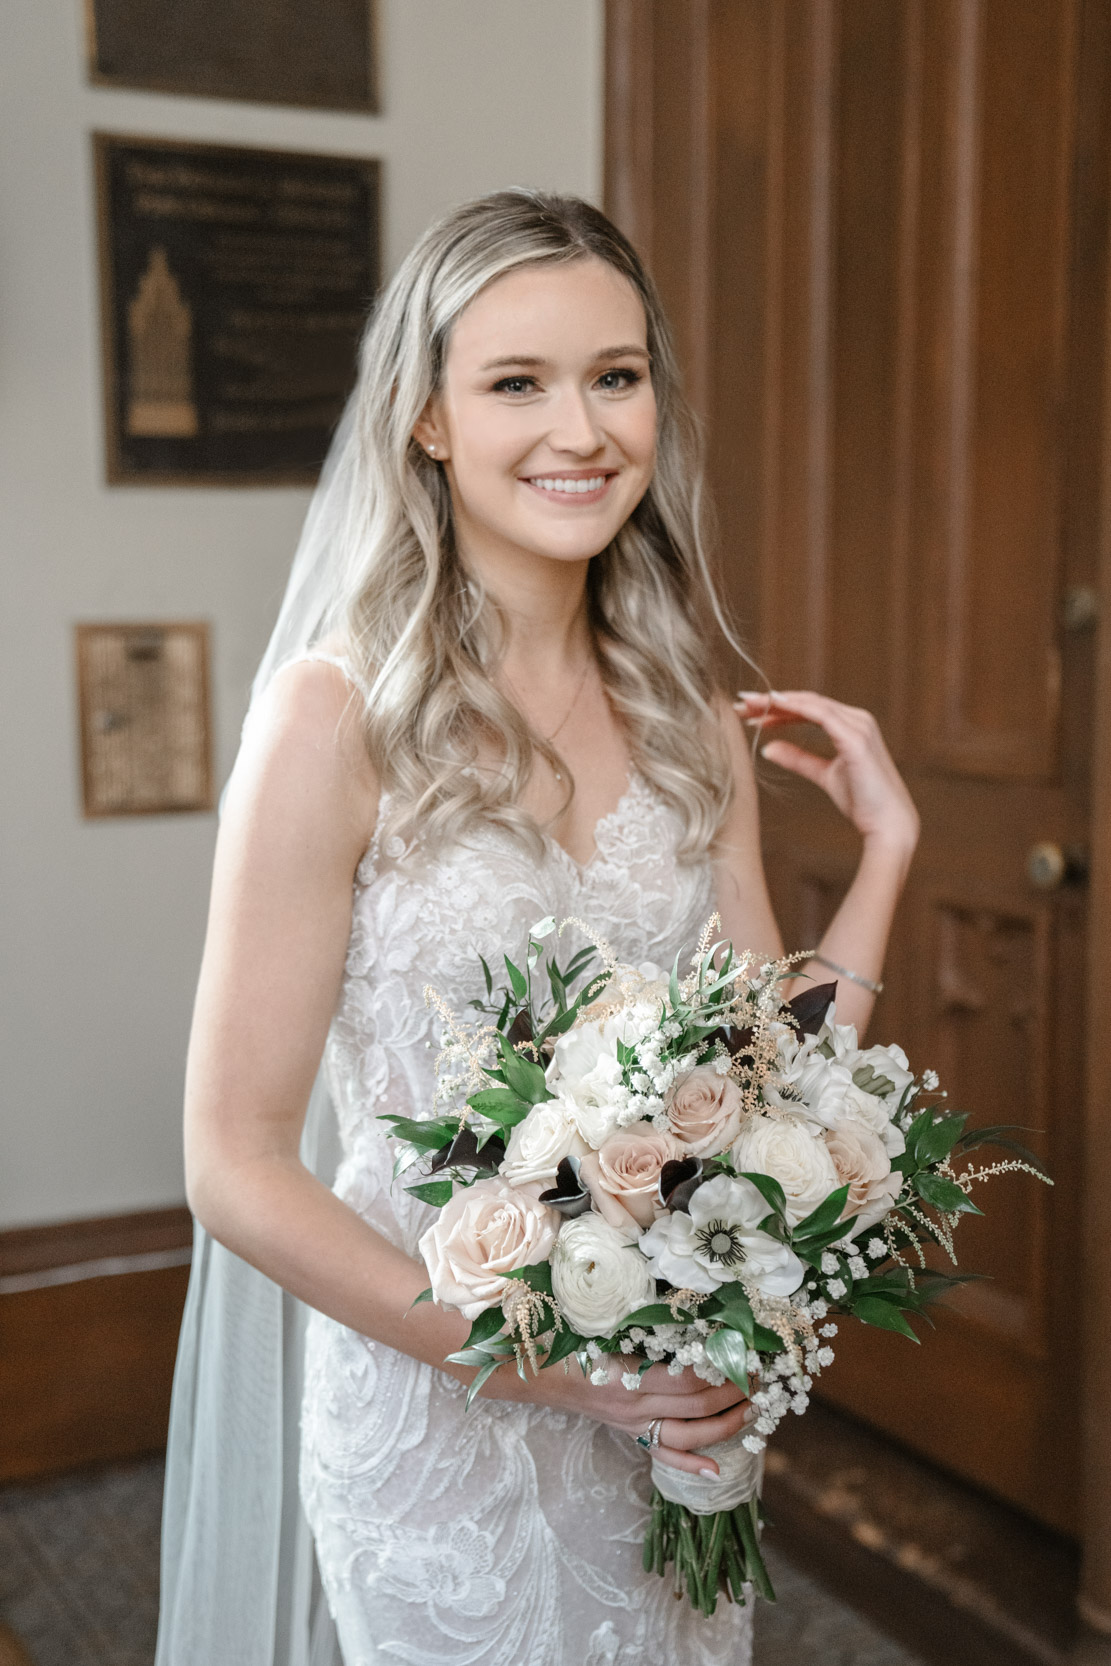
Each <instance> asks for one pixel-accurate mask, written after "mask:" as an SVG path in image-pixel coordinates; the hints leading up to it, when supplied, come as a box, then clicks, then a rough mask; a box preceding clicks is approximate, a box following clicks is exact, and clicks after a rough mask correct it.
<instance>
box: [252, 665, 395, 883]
mask: <svg viewBox="0 0 1111 1666" xmlns="http://www.w3.org/2000/svg"><path fill="white" fill-rule="evenodd" d="M362 712H363V706H362V695H361V694H360V692H359V690H358V689H357V688H356V687H355V686H354V684H353V683H352V682H351V680H350V679H349V678H348V677H347V675H346V674H345V672H344V671H343V669H342V668H341V667H340V666H338V665H335V664H332V663H330V662H326V661H322V660H298V661H295V662H294V663H293V664H292V665H287V666H285V667H284V668H283V669H282V670H281V671H279V672H278V673H277V674H276V675H275V677H274V678H273V680H272V681H271V683H270V685H269V687H268V688H267V689H266V690H265V692H264V693H263V694H262V696H261V697H260V699H259V700H258V702H257V704H256V706H255V708H254V710H253V711H252V713H251V716H250V719H249V721H248V723H247V725H246V728H245V730H244V734H243V742H242V746H241V748H240V753H239V757H238V759H237V761H236V766H235V770H234V772H233V774H232V778H231V781H230V782H229V786H228V797H227V802H226V805H225V815H226V816H227V817H230V818H231V819H233V820H237V819H239V818H240V817H241V816H243V815H246V816H247V817H248V818H251V819H253V817H254V816H256V815H261V816H263V817H264V818H265V819H267V820H270V819H271V818H272V817H279V818H281V821H282V822H283V823H284V824H285V825H286V826H288V827H290V828H291V829H300V830H301V833H302V836H304V835H305V834H311V833H312V831H313V830H314V828H315V826H316V825H317V824H319V825H320V826H321V828H327V829H330V830H331V832H332V833H334V834H335V835H336V836H338V837H339V838H340V839H341V841H342V843H343V844H344V845H347V844H348V843H349V842H351V841H354V842H355V843H361V847H362V849H364V850H365V848H366V845H367V844H368V843H369V841H370V836H371V833H372V832H373V830H374V822H375V818H376V816H377V811H378V780H377V776H376V774H375V771H374V768H373V766H372V764H371V761H370V758H369V756H368V754H367V750H366V746H365V744H364V741H363V734H362ZM360 854H361V851H360Z"/></svg>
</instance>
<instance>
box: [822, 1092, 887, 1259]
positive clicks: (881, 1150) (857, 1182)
mask: <svg viewBox="0 0 1111 1666" xmlns="http://www.w3.org/2000/svg"><path fill="white" fill-rule="evenodd" d="M825 1143H826V1146H827V1148H828V1150H829V1155H830V1157H831V1159H832V1161H833V1166H834V1168H835V1169H836V1170H837V1176H838V1182H837V1183H838V1185H840V1186H844V1185H845V1184H846V1183H847V1184H848V1187H849V1196H848V1200H847V1201H846V1204H845V1207H844V1209H843V1210H842V1211H841V1219H842V1220H848V1219H849V1217H850V1216H852V1215H855V1216H856V1217H857V1220H856V1225H855V1226H854V1227H853V1236H854V1237H855V1236H856V1235H857V1233H859V1232H864V1231H865V1230H866V1229H867V1228H868V1227H870V1226H875V1224H876V1222H877V1221H880V1220H882V1219H883V1217H884V1216H885V1215H886V1214H887V1213H888V1211H889V1210H890V1209H891V1208H892V1206H893V1205H894V1202H895V1199H896V1198H897V1197H898V1195H899V1192H900V1191H901V1189H902V1184H903V1177H902V1175H901V1174H897V1173H895V1172H894V1171H893V1170H892V1167H891V1159H890V1157H889V1156H888V1154H887V1148H886V1147H885V1145H884V1143H883V1141H882V1139H880V1137H879V1135H878V1134H875V1133H873V1131H872V1130H871V1129H870V1128H868V1127H866V1126H865V1125H864V1123H863V1122H856V1121H854V1120H853V1119H852V1118H846V1120H845V1121H844V1122H842V1123H840V1124H839V1125H838V1127H836V1128H831V1129H830V1130H829V1132H828V1133H827V1134H826V1136H825Z"/></svg>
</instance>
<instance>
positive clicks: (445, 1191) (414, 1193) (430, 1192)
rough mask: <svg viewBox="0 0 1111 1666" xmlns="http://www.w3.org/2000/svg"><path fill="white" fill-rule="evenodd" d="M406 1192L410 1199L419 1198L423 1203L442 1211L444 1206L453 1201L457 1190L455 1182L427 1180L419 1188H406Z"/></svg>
mask: <svg viewBox="0 0 1111 1666" xmlns="http://www.w3.org/2000/svg"><path fill="white" fill-rule="evenodd" d="M405 1190H406V1191H407V1192H408V1193H409V1196H410V1197H419V1198H420V1200H421V1202H422V1203H431V1204H434V1205H435V1207H436V1208H437V1209H442V1208H443V1206H444V1204H445V1203H448V1202H450V1200H451V1194H452V1192H453V1191H454V1190H455V1182H454V1181H453V1180H425V1181H424V1182H423V1183H422V1184H421V1185H419V1186H406V1188H405Z"/></svg>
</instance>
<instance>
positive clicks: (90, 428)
mask: <svg viewBox="0 0 1111 1666" xmlns="http://www.w3.org/2000/svg"><path fill="white" fill-rule="evenodd" d="M81 12H82V5H81V0H5V3H4V7H3V13H4V17H3V26H2V31H0V32H2V46H0V713H2V720H0V1226H5V1225H16V1224H25V1223H33V1222H39V1221H48V1220H60V1219H66V1218H68V1217H76V1216H81V1215H98V1214H110V1213H113V1212H116V1211H127V1210H132V1209H143V1208H148V1207H157V1206H160V1205H165V1204H169V1203H174V1202H177V1201H179V1200H180V1198H181V1197H182V1190H183V1188H182V1175H181V1159H180V1102H181V1079H182V1065H183V1058H184V1050H185V1042H186V1035H187V1030H188V1023H189V1011H190V1004H191V1000H192V990H193V985H194V982H195V978H196V972H197V965H198V960H199V955H200V949H201V940H202V934H203V928H204V911H205V903H206V894H207V885H208V869H209V864H210V861H211V854H212V844H213V838H214V832H215V825H214V818H213V817H212V816H197V815H183V816H159V817H152V818H136V819H120V820H109V821H104V822H86V821H84V820H83V819H82V817H81V813H80V802H79V791H78V774H77V755H78V754H77V735H76V721H75V694H74V673H73V665H72V625H73V622H74V621H75V620H79V619H98V618H103V619H109V618H110V619H127V618H136V619H142V618H152V619H168V618H174V617H180V618H197V617H203V618H207V619H209V620H211V621H212V630H213V646H214V660H215V664H214V703H215V715H216V724H217V762H218V773H219V776H220V778H221V779H222V778H223V776H224V775H225V774H226V772H227V770H228V769H229V768H230V766H231V762H232V759H233V756H234V751H235V744H236V736H237V733H238V727H239V722H240V718H241V716H242V711H243V705H244V696H245V692H246V689H247V686H248V684H249V681H250V677H251V673H252V670H253V667H254V664H255V662H256V660H257V659H258V657H259V654H260V652H261V650H262V647H263V645H264V644H265V641H266V637H267V634H268V632H269V629H270V624H271V622H272V619H273V616H274V613H275V611H276V608H277V604H278V601H279V599H280V595H281V591H282V587H283V584H284V579H285V572H286V569H287V566H288V563H289V559H290V556H291V553H292V550H293V546H294V543H295V541H296V537H297V531H298V527H299V525H300V520H301V517H302V515H303V513H304V506H305V502H306V494H305V493H304V492H302V491H299V490H294V489H289V488H286V489H267V490H257V491H256V490H251V491H242V490H238V491H237V490H235V489H224V490H211V489H204V490H200V489H198V490H194V491H185V490H180V489H176V488H175V489H165V488H153V487H112V488H109V487H107V486H105V484H104V478H103V460H102V459H103V444H102V438H103V437H102V432H101V415H100V386H99V346H98V326H97V287H96V253H95V247H94V218H93V192H92V163H91V156H90V144H89V134H90V132H91V131H93V130H94V129H97V128H100V129H104V130H107V131H111V132H133V133H136V134H144V135H160V136H163V135H164V136H168V137H175V138H184V139H211V140H215V141H224V142H232V143H235V142H242V143H244V144H257V145H274V146H283V147H286V148H289V149H304V150H321V151H331V152H337V153H343V154H350V155H359V156H378V157H381V158H382V161H383V183H384V189H385V224H384V228H383V229H384V245H385V248H384V252H385V258H386V265H387V269H391V268H392V267H393V265H394V264H396V262H397V260H398V259H399V258H400V256H401V255H402V254H403V253H404V251H405V250H406V248H407V247H408V246H409V244H410V243H411V242H412V241H413V239H414V238H415V237H416V236H417V234H418V233H419V232H420V231H421V229H422V228H423V227H424V225H425V224H426V223H427V222H428V220H429V219H430V218H431V217H432V216H434V215H436V214H438V213H439V212H440V211H441V210H442V209H444V208H445V207H447V206H448V205H449V204H451V203H453V202H456V201H459V200H461V199H463V198H466V197H469V196H473V195H476V194H478V193H480V192H483V191H487V190H490V189H493V188H495V187H497V186H501V185H507V184H513V183H530V184H536V185H541V186H547V187H551V188H555V189H566V190H572V191H578V192H581V193H583V194H585V195H588V196H596V195H597V193H598V191H599V188H600V163H601V0H558V4H557V3H554V0H380V13H381V16H380V37H379V38H380V40H381V44H382V50H383V65H382V75H381V82H380V91H381V97H382V108H383V111H384V114H383V115H382V116H380V117H374V118H370V117H362V116H354V115H333V114H321V113H317V112H309V111H300V110H290V109H280V108H277V107H275V108H268V107H264V106H259V105H246V104H244V105H236V104H231V103H222V102H219V101H216V100H207V99H185V98H170V97H164V96H161V95H155V94H147V93H138V92H135V93H129V92H118V91H114V90H113V91H107V90H100V89H95V88H91V87H89V86H87V85H86V84H85V80H84V69H83V62H84V57H83V51H84V49H83V40H82V30H81Z"/></svg>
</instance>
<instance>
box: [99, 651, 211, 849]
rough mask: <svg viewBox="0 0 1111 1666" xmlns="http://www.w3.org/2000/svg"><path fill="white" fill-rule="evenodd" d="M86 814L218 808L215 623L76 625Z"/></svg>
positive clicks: (121, 814) (126, 813) (159, 812)
mask: <svg viewBox="0 0 1111 1666" xmlns="http://www.w3.org/2000/svg"><path fill="white" fill-rule="evenodd" d="M77 688H78V697H79V705H80V721H81V779H82V787H83V797H84V809H85V814H86V815H87V816H140V815H158V814H163V813H165V812H167V811H172V810H211V809H212V738H211V732H210V722H209V694H208V626H207V625H205V624H191V623H190V624H180V623H175V624H153V625H145V624H127V625H78V626H77Z"/></svg>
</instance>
